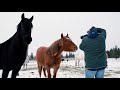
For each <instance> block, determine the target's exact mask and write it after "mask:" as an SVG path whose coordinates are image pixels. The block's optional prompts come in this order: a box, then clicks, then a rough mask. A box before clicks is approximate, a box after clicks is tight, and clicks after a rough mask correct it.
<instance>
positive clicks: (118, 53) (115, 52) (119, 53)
mask: <svg viewBox="0 0 120 90" xmlns="http://www.w3.org/2000/svg"><path fill="white" fill-rule="evenodd" d="M107 54H108V58H115V59H117V58H120V48H119V47H118V46H117V45H115V47H113V48H112V49H110V50H109V51H108V50H107Z"/></svg>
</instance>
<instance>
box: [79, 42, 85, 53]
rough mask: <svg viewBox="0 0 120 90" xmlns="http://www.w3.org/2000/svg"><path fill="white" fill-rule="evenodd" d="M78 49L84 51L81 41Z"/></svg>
mask: <svg viewBox="0 0 120 90" xmlns="http://www.w3.org/2000/svg"><path fill="white" fill-rule="evenodd" d="M79 49H81V50H83V51H84V41H83V40H82V42H81V43H80V45H79Z"/></svg>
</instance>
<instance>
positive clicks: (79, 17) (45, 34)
mask: <svg viewBox="0 0 120 90" xmlns="http://www.w3.org/2000/svg"><path fill="white" fill-rule="evenodd" d="M22 13H23V12H0V43H3V42H4V41H6V40H7V39H9V38H10V37H12V36H13V34H14V33H15V32H16V31H17V25H18V23H19V22H20V20H21V14H22ZM24 13H25V17H26V18H30V17H31V16H32V15H33V16H34V19H33V29H32V38H33V41H32V42H31V44H30V45H29V54H30V53H31V52H33V54H34V55H35V54H36V50H37V48H39V47H40V46H49V45H51V44H52V43H53V42H54V41H55V40H57V39H60V37H61V33H63V34H64V35H66V34H67V33H68V34H69V37H70V38H71V39H72V40H73V42H74V43H75V44H77V46H79V44H80V43H81V39H80V36H81V35H84V34H86V32H87V31H88V30H89V29H90V28H91V27H92V26H95V27H100V28H104V29H106V31H107V38H106V50H110V49H111V48H113V47H114V46H115V45H117V46H118V47H120V12H24Z"/></svg>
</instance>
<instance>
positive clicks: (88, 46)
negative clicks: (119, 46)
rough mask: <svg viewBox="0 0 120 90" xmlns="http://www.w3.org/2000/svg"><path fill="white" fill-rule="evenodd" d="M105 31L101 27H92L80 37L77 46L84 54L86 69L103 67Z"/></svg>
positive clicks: (104, 64)
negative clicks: (79, 42)
mask: <svg viewBox="0 0 120 90" xmlns="http://www.w3.org/2000/svg"><path fill="white" fill-rule="evenodd" d="M105 40H106V31H105V30H104V29H101V28H95V27H92V28H91V29H90V30H89V32H88V34H87V35H85V36H84V37H82V42H81V44H80V46H79V48H80V49H81V50H83V51H84V54H85V68H86V69H87V70H99V69H104V68H106V66H107V60H106V43H105Z"/></svg>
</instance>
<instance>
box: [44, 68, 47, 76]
mask: <svg viewBox="0 0 120 90" xmlns="http://www.w3.org/2000/svg"><path fill="white" fill-rule="evenodd" d="M45 71H46V70H45V68H44V67H43V72H44V76H45V77H47V76H46V72H45Z"/></svg>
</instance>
